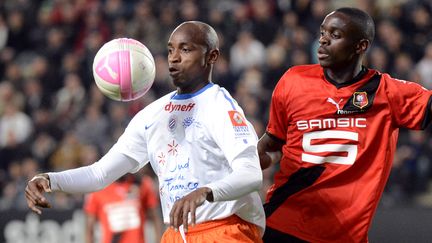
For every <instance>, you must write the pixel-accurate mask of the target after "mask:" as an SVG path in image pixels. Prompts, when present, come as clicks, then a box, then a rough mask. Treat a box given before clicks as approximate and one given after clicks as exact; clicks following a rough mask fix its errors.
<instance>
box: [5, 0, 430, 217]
mask: <svg viewBox="0 0 432 243" xmlns="http://www.w3.org/2000/svg"><path fill="white" fill-rule="evenodd" d="M341 6H354V7H359V8H362V9H364V10H367V11H368V12H369V13H370V14H371V16H372V17H373V18H374V19H375V21H376V31H377V34H376V39H375V42H374V43H373V45H372V48H371V50H370V51H369V53H368V57H367V63H365V65H366V66H368V67H372V68H376V69H378V70H379V71H381V72H387V73H390V74H391V75H392V76H394V77H397V78H400V79H406V80H412V81H414V82H418V83H420V84H422V85H424V86H425V87H426V88H428V89H432V2H431V1H407V0H405V1H404V0H381V1H374V0H364V1H360V0H356V1H330V0H314V1H312V0H207V1H199V0H195V1H194V0H182V1H174V0H146V1H138V0H135V1H134V0H128V1H121V0H44V1H31V0H3V1H0V195H1V196H0V210H9V209H22V210H27V205H26V203H25V200H24V187H25V185H26V182H27V181H28V180H29V179H30V178H32V177H33V176H34V175H35V174H36V173H38V172H40V171H59V170H65V169H69V168H75V167H78V166H82V165H88V164H90V163H93V162H94V161H96V160H98V158H100V156H101V155H103V154H104V153H105V152H106V151H107V149H109V148H110V147H111V146H112V145H113V143H114V142H115V141H116V140H117V138H118V137H119V135H120V134H121V133H122V132H123V130H124V128H125V126H126V125H127V123H128V122H129V120H130V119H131V117H132V116H133V115H134V114H135V113H136V112H138V111H139V110H140V109H142V108H143V107H145V106H146V105H147V104H149V103H150V102H152V101H153V100H155V99H157V98H158V97H161V96H162V95H164V94H166V93H167V92H169V91H172V90H173V89H174V87H173V86H172V84H171V80H170V77H169V75H168V68H167V60H166V57H167V50H166V43H167V40H168V37H169V34H170V33H171V31H172V30H173V29H174V28H175V27H176V26H177V25H178V24H179V23H181V22H183V21H186V20H201V21H204V22H207V23H209V24H210V25H212V26H213V27H214V28H215V29H216V30H217V32H218V34H219V36H220V40H221V47H220V48H221V54H222V55H221V56H220V59H219V61H218V62H217V65H216V67H215V70H214V79H213V80H214V82H215V83H218V84H220V85H221V86H224V87H225V88H226V89H228V90H229V91H230V92H231V93H232V94H233V96H234V97H235V98H236V99H237V101H238V102H239V103H240V105H241V106H242V107H243V108H244V111H245V113H246V116H247V117H248V118H249V120H250V121H251V122H252V123H253V124H254V126H255V128H256V131H257V134H258V136H261V135H262V134H263V132H264V131H265V126H266V123H267V114H268V107H269V101H270V98H271V92H272V89H273V88H274V86H275V84H276V82H277V81H278V79H279V77H280V76H281V75H282V74H283V73H284V72H285V71H286V70H287V69H288V68H289V67H291V66H293V65H298V64H307V63H316V62H317V60H316V57H315V52H316V48H317V37H318V34H319V26H320V24H321V22H322V20H323V18H324V17H325V16H326V14H328V13H329V12H330V11H331V10H332V9H335V8H337V7H341ZM118 37H129V38H134V39H137V40H139V41H141V42H142V43H144V44H145V45H146V46H147V47H148V48H149V49H150V50H151V52H152V53H153V55H154V58H155V62H156V66H157V67H156V70H157V74H156V80H155V83H154V85H153V87H152V89H151V90H150V92H149V93H148V94H146V95H145V96H144V97H143V98H141V99H139V100H137V101H134V102H129V103H122V102H115V101H111V100H109V99H108V98H106V97H104V96H103V95H102V94H101V92H99V90H98V89H97V88H96V87H95V85H94V81H93V76H92V71H91V67H92V62H93V58H94V56H95V54H96V52H97V50H98V49H99V48H100V47H101V46H102V45H103V44H104V43H105V42H107V41H109V40H111V39H113V38H118ZM431 147H432V141H431V136H430V132H429V131H428V130H427V131H407V130H402V131H401V134H400V140H399V146H398V151H397V154H396V157H395V161H394V165H393V167H394V168H393V171H392V174H391V176H390V179H389V183H388V185H387V188H386V191H385V194H384V196H383V199H382V202H381V206H382V207H393V206H398V205H404V206H429V207H432V189H431V187H432V185H431V180H432V169H431V168H432V162H431V159H432V149H431ZM273 172H274V171H273V170H272V169H268V170H266V171H265V172H264V173H265V187H264V189H263V193H264V190H265V189H266V188H267V186H268V185H269V184H271V182H272V174H273ZM148 173H151V172H148ZM51 200H52V204H53V206H54V207H55V208H57V209H73V208H80V207H81V206H82V202H83V195H66V194H62V193H56V194H54V195H53V196H52V198H51Z"/></svg>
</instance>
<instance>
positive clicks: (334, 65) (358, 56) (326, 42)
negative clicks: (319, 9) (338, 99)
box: [258, 12, 371, 170]
mask: <svg viewBox="0 0 432 243" xmlns="http://www.w3.org/2000/svg"><path fill="white" fill-rule="evenodd" d="M370 44H371V41H370V40H368V39H367V38H366V37H364V35H362V34H361V30H360V29H359V28H358V26H356V24H355V23H353V22H352V21H351V20H350V18H349V17H348V16H347V15H345V14H343V13H341V12H332V13H330V14H329V15H327V16H326V17H325V19H324V21H323V22H322V24H321V27H320V38H319V48H318V51H317V55H318V60H319V63H320V65H321V66H322V67H323V68H324V72H326V73H327V75H328V76H329V77H330V78H331V79H333V80H334V81H336V82H337V83H340V84H343V83H346V82H349V81H350V80H352V79H353V78H354V77H355V76H356V75H357V74H358V73H359V72H360V71H361V68H362V62H363V58H364V56H365V53H366V50H367V49H368V48H369V46H370ZM283 140H285V138H279V139H275V138H273V137H271V136H269V135H268V134H264V135H263V136H262V137H261V138H260V140H259V142H258V154H259V157H260V164H261V169H263V170H264V169H266V168H268V167H270V166H271V165H272V164H274V163H277V162H278V161H279V160H280V158H281V156H282V153H281V151H282V146H283V143H282V142H281V141H283Z"/></svg>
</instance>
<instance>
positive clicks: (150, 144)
mask: <svg viewBox="0 0 432 243" xmlns="http://www.w3.org/2000/svg"><path fill="white" fill-rule="evenodd" d="M218 56H219V50H218V37H217V34H216V32H215V31H214V29H213V28H212V27H211V26H209V25H207V24H205V23H202V22H197V21H189V22H185V23H182V24H181V25H179V26H178V27H177V28H176V29H175V30H174V31H173V33H172V34H171V36H170V38H169V41H168V62H169V72H170V75H171V77H172V79H173V82H174V84H175V86H176V87H177V90H176V91H173V92H171V93H169V94H167V95H165V96H163V97H162V98H160V99H158V100H156V101H155V102H153V103H151V104H150V105H148V106H147V107H145V108H144V109H143V110H142V111H140V112H139V113H138V114H137V115H136V116H135V117H134V118H133V119H132V120H131V122H130V123H129V125H128V126H127V128H126V130H125V132H124V133H123V135H122V136H121V137H120V138H119V140H118V141H117V143H116V144H115V145H114V146H113V147H112V148H111V149H110V150H109V151H108V153H107V154H106V155H105V156H103V157H102V158H101V159H100V160H99V161H98V162H96V163H94V164H92V165H90V166H86V167H80V168H77V169H72V170H67V171H62V172H57V173H43V174H39V175H37V176H35V177H34V178H33V179H32V180H30V181H29V182H28V185H27V187H26V198H27V203H28V206H29V208H30V209H32V210H33V211H34V212H36V213H38V214H41V208H45V207H49V202H48V201H47V199H46V198H45V196H44V192H51V191H64V192H69V193H87V192H91V191H97V190H100V189H102V188H104V187H105V186H107V185H108V184H110V183H112V182H113V181H115V180H116V179H117V178H119V177H120V176H122V175H124V174H126V173H128V172H136V171H138V170H139V169H140V168H142V167H143V166H144V165H146V164H147V163H148V162H150V164H151V166H152V168H153V170H154V171H155V173H156V174H157V176H158V179H159V191H160V198H161V206H162V210H163V218H164V222H165V223H166V224H169V225H170V226H171V227H168V228H167V230H166V231H165V233H164V235H163V237H162V242H209V241H212V242H213V241H215V240H216V241H218V242H222V241H223V242H261V235H262V234H263V231H264V225H265V216H264V210H263V207H262V203H261V200H260V197H259V194H258V190H259V189H260V187H261V184H262V172H261V169H260V164H259V158H258V153H257V136H256V133H255V131H254V129H253V127H252V125H251V124H250V123H249V122H248V121H247V120H246V119H245V117H244V114H243V111H242V109H241V108H240V107H239V106H238V104H237V102H236V101H235V100H234V99H233V98H232V97H231V95H230V94H229V93H228V92H227V91H226V90H225V89H223V88H221V87H219V86H218V85H216V84H213V83H212V81H211V73H212V69H213V64H214V63H215V62H216V60H217V58H218Z"/></svg>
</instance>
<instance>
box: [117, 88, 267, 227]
mask: <svg viewBox="0 0 432 243" xmlns="http://www.w3.org/2000/svg"><path fill="white" fill-rule="evenodd" d="M257 140H258V138H257V135H256V133H255V130H254V129H253V127H252V125H251V124H250V122H248V121H247V120H246V119H245V117H244V114H243V110H242V109H241V108H240V107H239V106H238V104H237V102H236V101H235V100H234V99H233V98H232V97H231V95H230V94H229V93H228V92H227V91H226V90H225V89H224V88H221V87H219V86H218V85H215V84H212V83H210V84H208V85H207V86H205V87H204V88H202V89H201V90H200V91H198V92H196V93H194V94H177V92H172V93H169V94H168V95H165V96H164V97H162V98H160V99H158V100H156V101H155V102H153V103H151V104H150V105H148V106H147V107H145V108H144V109H143V110H142V111H140V112H139V113H138V114H137V115H136V116H135V117H134V118H133V119H132V121H131V122H130V124H129V125H128V127H127V128H126V130H125V132H124V134H123V135H122V136H121V137H120V138H119V140H118V142H117V143H116V144H115V145H114V147H113V149H116V150H117V151H118V152H121V153H123V154H125V155H127V156H129V157H131V158H133V159H135V160H136V161H138V162H139V167H137V168H136V169H135V171H138V170H139V169H140V168H141V167H143V166H144V165H146V164H147V162H150V163H151V166H152V168H153V170H154V171H155V173H156V174H157V176H158V178H159V193H160V198H161V204H162V211H163V217H164V222H165V223H167V224H168V223H169V213H170V210H171V208H172V206H173V204H174V202H175V201H176V200H178V199H180V198H182V197H183V196H185V195H187V194H188V193H190V192H192V191H194V190H195V189H197V188H199V187H203V186H206V185H208V184H210V183H214V182H216V181H218V180H221V179H223V178H224V177H226V176H227V175H229V174H230V173H231V172H232V162H233V160H234V159H235V158H236V157H237V156H239V155H242V156H245V155H247V156H248V157H249V156H250V157H253V158H257V157H258V156H257V150H256V146H257ZM256 163H258V166H259V161H257V162H256ZM233 214H236V215H237V216H239V217H240V218H242V219H244V220H246V221H248V222H251V223H253V224H256V225H258V226H259V227H260V228H261V230H264V225H265V215H264V210H263V207H262V202H261V199H260V197H259V194H258V192H257V191H254V192H252V193H249V194H247V195H245V196H242V197H241V198H239V199H237V200H232V201H217V202H212V203H209V202H207V201H205V202H204V204H203V205H202V206H200V207H198V208H197V210H196V222H197V223H200V222H204V221H209V220H216V219H222V218H226V217H228V216H231V215H233Z"/></svg>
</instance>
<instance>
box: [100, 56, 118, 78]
mask: <svg viewBox="0 0 432 243" xmlns="http://www.w3.org/2000/svg"><path fill="white" fill-rule="evenodd" d="M108 61H109V55H108V56H107V57H106V58H105V61H104V64H103V65H102V66H101V67H100V68H99V69H98V71H99V72H100V71H102V70H103V69H104V68H106V70H107V72H108V74H109V76H111V78H113V79H117V77H118V74H117V73H116V72H114V70H112V68H111V67H110V66H109V65H108Z"/></svg>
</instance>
